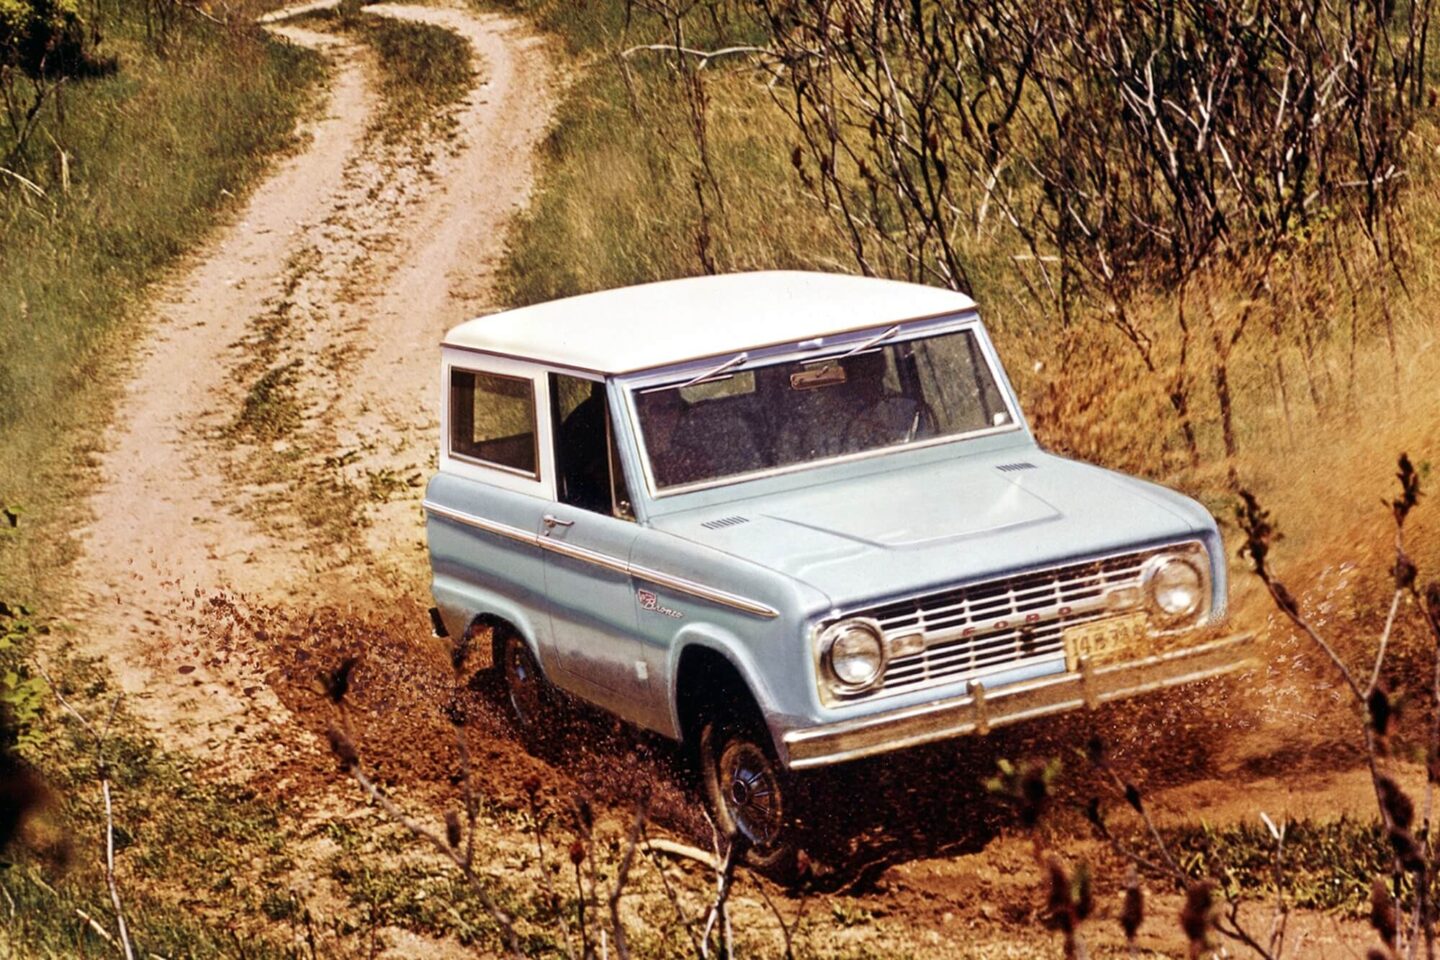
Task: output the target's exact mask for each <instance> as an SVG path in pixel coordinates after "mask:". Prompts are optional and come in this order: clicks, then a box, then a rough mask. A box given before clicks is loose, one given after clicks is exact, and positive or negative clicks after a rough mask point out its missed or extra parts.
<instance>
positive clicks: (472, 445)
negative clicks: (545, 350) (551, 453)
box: [450, 367, 539, 477]
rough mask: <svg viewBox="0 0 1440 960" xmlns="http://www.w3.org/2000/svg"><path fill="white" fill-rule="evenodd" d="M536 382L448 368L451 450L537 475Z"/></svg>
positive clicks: (494, 464) (458, 453) (526, 473)
mask: <svg viewBox="0 0 1440 960" xmlns="http://www.w3.org/2000/svg"><path fill="white" fill-rule="evenodd" d="M537 449H538V448H537V445H536V437H535V382H534V381H533V380H529V379H527V378H524V377H506V376H501V375H500V374H495V373H481V372H479V371H476V370H461V369H459V368H456V367H452V368H451V370H450V453H451V455H452V456H458V457H464V458H466V459H469V460H477V461H479V462H481V463H484V464H487V465H489V466H495V467H501V468H503V469H506V470H512V471H515V472H516V473H521V474H524V475H526V476H529V477H537V476H539V469H538V456H537Z"/></svg>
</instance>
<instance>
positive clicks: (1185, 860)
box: [1162, 817, 1394, 916]
mask: <svg viewBox="0 0 1440 960" xmlns="http://www.w3.org/2000/svg"><path fill="white" fill-rule="evenodd" d="M1162 835H1163V836H1164V837H1165V841H1166V843H1167V845H1168V846H1169V848H1170V849H1171V850H1172V851H1174V853H1175V855H1176V857H1177V858H1178V859H1179V861H1180V863H1181V865H1182V866H1183V867H1184V868H1185V870H1186V871H1187V872H1188V873H1190V874H1191V875H1192V876H1194V877H1197V878H1200V877H1214V876H1219V877H1221V878H1223V879H1224V880H1225V881H1226V882H1228V883H1230V884H1233V885H1235V886H1237V887H1238V888H1239V889H1240V890H1243V891H1244V892H1245V896H1246V898H1247V899H1252V900H1265V899H1266V898H1269V897H1273V896H1274V894H1275V889H1276V873H1275V840H1274V838H1273V837H1272V836H1271V834H1270V831H1269V829H1268V828H1267V827H1265V826H1264V825H1262V824H1260V823H1258V822H1255V821H1251V820H1246V821H1244V822H1241V823H1235V824H1229V825H1226V826H1223V827H1217V826H1211V825H1208V824H1195V825H1191V826H1185V827H1180V828H1173V829H1168V830H1164V831H1162ZM1393 862H1394V861H1393V853H1392V851H1391V848H1390V844H1389V841H1387V840H1386V838H1385V831H1384V829H1383V828H1382V827H1381V826H1380V825H1379V823H1378V822H1377V821H1374V820H1357V819H1353V818H1350V817H1340V818H1339V819H1336V820H1326V821H1316V820H1309V819H1305V820H1297V821H1292V822H1290V823H1289V824H1287V825H1286V827H1285V855H1284V858H1283V860H1282V868H1283V874H1282V876H1283V877H1284V888H1285V896H1286V901H1287V902H1288V903H1289V904H1290V905H1291V906H1293V907H1296V908H1298V909H1301V910H1326V911H1331V910H1333V911H1341V912H1344V913H1346V914H1349V915H1351V916H1361V915H1362V914H1364V913H1366V912H1368V910H1369V908H1370V885H1371V883H1372V882H1373V880H1374V878H1376V877H1385V876H1388V875H1389V872H1390V870H1391V868H1392V867H1393Z"/></svg>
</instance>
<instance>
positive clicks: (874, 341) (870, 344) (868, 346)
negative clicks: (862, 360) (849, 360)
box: [801, 323, 900, 367]
mask: <svg viewBox="0 0 1440 960" xmlns="http://www.w3.org/2000/svg"><path fill="white" fill-rule="evenodd" d="M899 332H900V324H898V323H897V324H895V326H893V327H891V328H890V329H889V330H886V331H885V332H884V333H881V334H877V335H876V336H873V337H871V338H870V339H869V340H866V341H865V342H864V343H862V344H860V346H858V347H855V348H854V349H853V350H849V351H847V352H845V353H842V354H839V355H837V356H833V357H819V358H818V359H815V360H806V361H804V362H803V363H802V364H801V365H802V366H806V367H813V366H814V365H815V364H817V363H833V362H834V361H836V360H844V359H845V358H846V357H853V356H855V354H857V353H864V352H865V351H867V350H874V349H875V348H876V347H878V346H880V344H882V343H884V342H885V341H886V340H889V339H890V338H891V337H893V336H895V334H897V333H899Z"/></svg>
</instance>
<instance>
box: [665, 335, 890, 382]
mask: <svg viewBox="0 0 1440 960" xmlns="http://www.w3.org/2000/svg"><path fill="white" fill-rule="evenodd" d="M897 329H898V328H897ZM749 359H750V354H749V353H748V352H747V353H737V354H735V356H733V357H731V358H730V359H729V360H726V361H725V362H724V363H722V364H720V366H718V367H716V368H715V369H714V370H708V371H706V372H705V373H702V374H700V376H698V377H696V378H695V379H693V380H686V381H685V382H684V383H682V384H680V386H678V387H674V388H673V389H675V390H684V389H685V388H686V387H693V386H695V384H697V383H703V382H704V381H706V380H714V379H716V378H717V377H719V376H720V374H722V373H724V372H725V371H726V370H732V369H734V368H735V367H738V366H740V364H742V363H744V362H745V361H746V360H749ZM666 389H671V388H669V387H667V388H666Z"/></svg>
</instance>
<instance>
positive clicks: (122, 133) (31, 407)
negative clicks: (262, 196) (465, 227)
mask: <svg viewBox="0 0 1440 960" xmlns="http://www.w3.org/2000/svg"><path fill="white" fill-rule="evenodd" d="M95 9H102V8H101V7H100V6H99V5H97V7H96V8H95ZM103 30H104V34H105V39H104V41H103V43H102V44H101V47H100V50H101V52H108V53H111V54H114V55H116V56H118V58H119V62H120V69H119V70H118V72H117V73H115V74H114V75H113V76H109V77H104V78H100V79H94V80H83V81H76V82H74V83H71V84H67V85H66V86H65V87H64V88H63V89H62V94H61V97H60V98H59V99H54V100H52V101H50V103H49V105H48V106H47V108H46V113H45V120H44V125H43V129H42V130H41V132H40V133H39V134H37V135H36V136H35V137H33V138H32V140H31V143H30V148H29V150H28V153H27V154H26V156H25V157H24V158H23V164H22V165H21V166H22V169H23V172H24V175H25V176H27V177H29V178H30V179H31V180H33V181H34V182H35V183H36V184H37V185H38V186H39V187H40V188H41V189H42V190H43V191H44V196H43V197H37V196H35V195H33V194H32V193H30V192H28V191H24V190H21V189H19V188H17V187H15V186H14V185H13V184H7V185H6V186H5V187H4V188H3V191H0V237H3V240H0V451H3V453H4V456H0V500H3V501H4V502H5V503H7V504H12V505H19V506H21V507H22V508H24V510H25V516H26V519H27V522H26V523H24V524H22V525H21V529H20V530H19V531H18V534H19V535H18V536H16V537H14V538H12V539H11V540H10V541H9V542H8V543H6V544H3V545H0V582H3V583H5V584H6V586H7V587H8V588H9V589H11V590H13V591H14V593H15V594H18V595H22V596H32V597H39V596H41V595H45V594H53V592H54V588H53V586H51V584H52V583H53V575H54V573H55V572H56V571H58V570H59V569H61V568H62V567H63V566H64V564H65V563H66V562H67V561H68V560H69V559H70V557H71V556H72V554H73V550H74V547H73V544H72V543H71V542H70V540H69V539H68V531H69V529H70V527H71V526H73V524H74V523H75V522H76V519H77V511H78V507H77V503H78V500H79V495H80V494H81V492H82V491H83V489H84V486H85V483H86V482H87V481H86V475H87V471H86V470H85V467H86V465H87V464H89V463H90V462H91V458H92V457H93V454H94V452H95V451H96V450H97V449H98V448H99V447H101V446H103V444H104V442H105V441H104V438H105V426H106V424H107V423H108V421H109V417H110V412H111V409H112V405H113V403H114V400H115V397H116V383H117V376H116V375H117V373H118V372H120V371H121V370H123V367H124V360H125V358H126V357H127V356H128V355H129V349H130V343H131V342H132V340H133V338H134V336H135V334H136V333H137V332H138V330H139V327H138V325H137V322H136V321H137V316H138V308H139V306H140V305H141V304H143V303H144V301H145V300H146V298H147V297H148V296H149V291H150V289H151V286H152V285H153V284H154V283H155V282H156V281H157V280H159V279H160V278H161V277H163V276H164V275H165V273H166V271H167V270H169V269H170V268H171V267H172V266H173V265H174V264H175V263H176V262H177V260H178V259H179V258H180V257H181V256H182V255H183V254H184V253H185V252H186V251H188V250H190V249H191V248H192V247H193V246H194V244H195V243H196V242H197V241H199V240H200V239H201V238H203V237H204V236H205V235H206V234H207V233H208V232H209V231H210V230H211V229H213V226H214V223H215V221H216V218H217V216H223V215H224V214H225V212H226V211H228V210H233V209H235V207H236V206H237V204H238V202H239V199H240V198H241V197H243V196H244V194H245V192H246V190H247V189H248V188H249V186H250V185H251V184H252V183H254V181H255V178H256V177H257V176H258V175H259V174H260V173H261V172H262V171H263V170H264V169H265V168H266V165H267V163H268V159H269V157H271V156H273V155H274V154H276V153H277V152H279V151H283V150H286V149H288V148H290V147H291V146H292V145H293V133H292V131H293V130H294V127H295V122H296V119H297V117H298V116H299V115H300V113H301V112H302V111H304V110H305V109H306V108H307V107H308V105H309V104H310V103H312V102H313V97H314V94H315V90H316V86H317V83H318V80H319V77H320V71H321V66H320V61H319V59H318V58H317V57H316V56H315V55H313V54H311V53H309V52H306V51H304V50H301V49H298V48H296V47H293V46H291V45H288V44H282V43H276V42H272V41H270V40H268V39H267V38H266V37H265V36H264V35H263V34H262V33H261V32H260V31H259V30H258V28H253V27H249V26H246V25H244V24H243V23H241V24H240V25H237V26H235V27H232V28H223V27H219V26H216V25H214V24H212V23H210V22H209V21H206V20H203V19H200V18H198V17H187V18H183V19H182V21H181V22H180V24H179V25H178V26H177V27H176V28H175V30H174V31H173V32H172V33H171V34H170V35H169V37H168V39H167V41H166V42H165V43H164V44H163V45H160V44H157V43H152V42H150V41H147V39H146V38H145V34H144V26H143V23H142V20H141V18H140V9H139V7H138V5H124V6H121V5H116V6H115V7H114V8H113V10H111V11H110V12H109V13H107V14H106V17H105V22H104V23H103ZM6 147H7V144H6V142H5V134H0V153H4V152H6Z"/></svg>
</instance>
